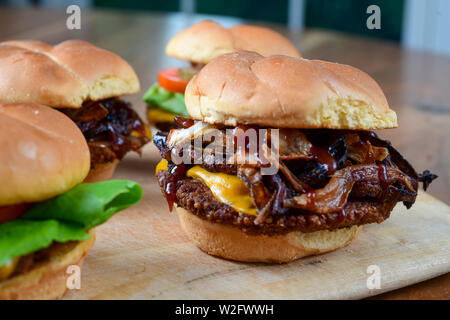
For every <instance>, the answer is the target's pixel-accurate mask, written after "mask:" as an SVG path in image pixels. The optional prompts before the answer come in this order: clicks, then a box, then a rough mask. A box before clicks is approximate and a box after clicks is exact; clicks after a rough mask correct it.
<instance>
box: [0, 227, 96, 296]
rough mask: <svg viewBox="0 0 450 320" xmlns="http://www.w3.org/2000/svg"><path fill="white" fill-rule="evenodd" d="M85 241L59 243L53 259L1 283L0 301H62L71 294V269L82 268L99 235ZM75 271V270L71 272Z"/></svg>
mask: <svg viewBox="0 0 450 320" xmlns="http://www.w3.org/2000/svg"><path fill="white" fill-rule="evenodd" d="M89 234H90V235H91V237H90V238H89V239H88V240H85V241H79V242H70V243H58V244H54V245H53V246H52V247H51V248H50V249H51V253H50V257H49V258H48V259H47V260H46V261H44V262H42V263H39V264H38V265H36V266H35V267H33V268H32V269H31V270H30V271H29V272H27V273H25V274H21V275H18V276H15V277H12V278H11V279H8V280H5V281H1V282H0V300H48V299H58V298H61V297H62V296H63V295H64V293H65V292H66V291H67V283H66V282H67V278H68V277H69V276H70V273H67V271H68V270H67V268H68V267H69V266H78V267H80V268H81V267H82V265H83V261H84V257H85V256H86V254H87V253H88V251H89V250H90V249H91V248H92V246H93V245H94V242H95V232H94V230H90V231H89ZM71 272H73V271H71Z"/></svg>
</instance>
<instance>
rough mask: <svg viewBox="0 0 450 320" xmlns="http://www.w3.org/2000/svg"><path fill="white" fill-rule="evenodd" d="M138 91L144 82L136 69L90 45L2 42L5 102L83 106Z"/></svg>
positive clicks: (0, 94)
mask: <svg viewBox="0 0 450 320" xmlns="http://www.w3.org/2000/svg"><path fill="white" fill-rule="evenodd" d="M137 91H139V80H138V78H137V76H136V73H135V72H134V70H133V69H132V68H131V66H130V65H129V64H128V63H127V62H125V60H123V59H122V58H120V57H119V56H117V55H116V54H114V53H112V52H110V51H107V50H103V49H100V48H98V47H96V46H94V45H92V44H90V43H88V42H85V41H78V40H70V41H65V42H62V43H60V44H58V45H56V46H50V45H48V44H46V43H43V42H39V41H6V42H3V43H0V100H3V101H7V102H34V103H40V104H44V105H48V106H51V107H57V108H58V107H70V108H79V107H81V105H82V104H83V102H85V101H88V100H101V99H105V98H110V97H114V96H119V95H122V94H129V93H135V92H137Z"/></svg>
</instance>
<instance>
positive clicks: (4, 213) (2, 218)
mask: <svg viewBox="0 0 450 320" xmlns="http://www.w3.org/2000/svg"><path fill="white" fill-rule="evenodd" d="M29 207H30V204H29V203H21V204H15V205H12V206H4V207H0V223H4V222H8V221H11V220H14V219H16V218H18V217H20V216H21V215H22V214H24V213H25V211H27V209H28V208H29Z"/></svg>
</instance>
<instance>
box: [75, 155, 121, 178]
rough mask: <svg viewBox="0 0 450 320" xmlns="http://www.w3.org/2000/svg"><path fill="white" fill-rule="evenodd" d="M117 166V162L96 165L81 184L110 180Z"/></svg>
mask: <svg viewBox="0 0 450 320" xmlns="http://www.w3.org/2000/svg"><path fill="white" fill-rule="evenodd" d="M118 164H119V160H114V161H112V162H107V163H102V164H99V165H97V166H96V167H95V169H91V170H90V171H89V174H88V176H87V177H86V179H84V181H83V182H98V181H105V180H109V179H111V177H112V176H113V174H114V171H116V167H117V165H118Z"/></svg>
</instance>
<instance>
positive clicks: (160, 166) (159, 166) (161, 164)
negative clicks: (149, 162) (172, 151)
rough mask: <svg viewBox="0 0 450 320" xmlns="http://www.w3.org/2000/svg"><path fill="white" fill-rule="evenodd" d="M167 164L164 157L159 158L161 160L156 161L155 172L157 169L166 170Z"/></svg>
mask: <svg viewBox="0 0 450 320" xmlns="http://www.w3.org/2000/svg"><path fill="white" fill-rule="evenodd" d="M168 164H169V163H168V162H167V160H166V159H161V161H160V162H158V164H157V165H156V169H155V172H156V173H158V171H161V170H163V171H167V165H168Z"/></svg>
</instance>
